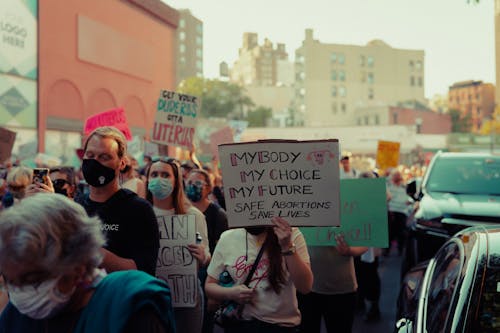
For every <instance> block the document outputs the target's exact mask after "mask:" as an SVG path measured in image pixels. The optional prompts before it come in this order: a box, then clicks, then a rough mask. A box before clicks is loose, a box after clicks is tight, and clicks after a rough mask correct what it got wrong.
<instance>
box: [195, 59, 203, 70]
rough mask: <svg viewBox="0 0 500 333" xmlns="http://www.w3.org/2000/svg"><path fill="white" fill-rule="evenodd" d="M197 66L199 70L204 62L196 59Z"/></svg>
mask: <svg viewBox="0 0 500 333" xmlns="http://www.w3.org/2000/svg"><path fill="white" fill-rule="evenodd" d="M196 68H197V69H199V70H201V69H202V68H203V63H202V62H201V61H200V60H196Z"/></svg>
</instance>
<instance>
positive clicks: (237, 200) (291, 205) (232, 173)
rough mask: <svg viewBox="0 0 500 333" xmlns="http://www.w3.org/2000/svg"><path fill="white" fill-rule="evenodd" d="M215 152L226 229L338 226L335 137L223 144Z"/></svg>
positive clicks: (337, 177) (338, 207)
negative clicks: (278, 221)
mask: <svg viewBox="0 0 500 333" xmlns="http://www.w3.org/2000/svg"><path fill="white" fill-rule="evenodd" d="M219 156H220V163H221V169H222V178H223V180H224V195H225V200H226V208H227V215H228V224H229V227H230V228H237V227H244V226H252V225H270V224H271V218H273V217H275V216H281V217H283V218H284V219H285V220H287V221H288V222H289V223H290V224H291V225H294V226H339V225H340V195H339V186H340V185H339V184H340V183H339V162H338V161H339V144H338V140H336V139H332V140H317V141H285V140H269V141H258V142H248V143H235V144H223V145H220V146H219Z"/></svg>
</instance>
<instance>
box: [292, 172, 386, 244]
mask: <svg viewBox="0 0 500 333" xmlns="http://www.w3.org/2000/svg"><path fill="white" fill-rule="evenodd" d="M340 202H341V204H340V207H341V208H340V221H341V226H340V227H316V228H314V227H313V228H300V229H301V231H302V234H303V235H304V237H305V239H306V243H307V245H309V246H334V245H336V242H335V235H337V234H343V235H344V237H345V240H346V242H347V244H349V245H350V246H373V247H387V246H388V231H387V203H386V202H387V201H386V186H385V179H384V178H359V179H341V180H340Z"/></svg>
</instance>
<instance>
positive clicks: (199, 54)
mask: <svg viewBox="0 0 500 333" xmlns="http://www.w3.org/2000/svg"><path fill="white" fill-rule="evenodd" d="M196 56H197V57H198V58H201V57H203V51H202V50H201V49H196Z"/></svg>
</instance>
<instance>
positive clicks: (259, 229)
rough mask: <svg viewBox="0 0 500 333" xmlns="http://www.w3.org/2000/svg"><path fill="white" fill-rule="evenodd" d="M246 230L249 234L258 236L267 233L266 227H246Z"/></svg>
mask: <svg viewBox="0 0 500 333" xmlns="http://www.w3.org/2000/svg"><path fill="white" fill-rule="evenodd" d="M245 230H246V231H247V232H248V233H249V234H251V235H254V236H257V235H260V234H261V233H263V232H264V231H266V227H246V228H245Z"/></svg>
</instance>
